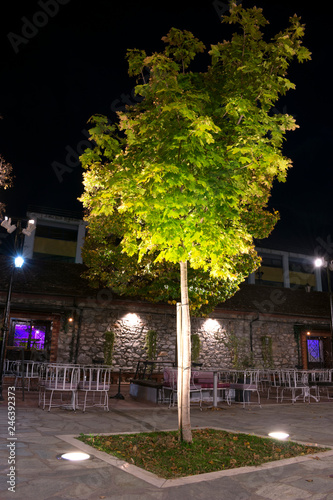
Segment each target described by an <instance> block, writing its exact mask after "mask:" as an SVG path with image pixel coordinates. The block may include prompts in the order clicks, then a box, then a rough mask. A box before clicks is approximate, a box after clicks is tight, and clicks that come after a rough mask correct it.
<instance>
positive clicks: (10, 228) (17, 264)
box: [0, 217, 36, 401]
mask: <svg viewBox="0 0 333 500" xmlns="http://www.w3.org/2000/svg"><path fill="white" fill-rule="evenodd" d="M1 226H2V227H4V228H5V229H6V230H7V232H8V233H10V234H11V233H13V232H14V231H15V230H16V234H15V240H14V256H15V257H14V260H13V262H12V268H11V271H10V278H9V285H8V290H7V298H6V305H5V311H4V319H3V325H2V343H1V353H0V401H3V400H4V398H3V395H2V386H3V372H4V362H5V349H6V343H7V335H8V321H9V312H10V301H11V296H12V288H13V281H14V276H15V270H16V268H21V267H22V266H23V264H24V259H23V257H22V247H23V235H25V236H30V235H31V233H32V232H33V231H34V229H35V228H36V224H35V221H33V220H30V221H28V225H27V227H26V228H25V229H22V226H21V221H20V220H18V221H17V223H16V226H15V225H14V224H12V221H11V219H10V218H8V217H5V219H4V220H3V221H2V222H1Z"/></svg>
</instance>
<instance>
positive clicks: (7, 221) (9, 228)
mask: <svg viewBox="0 0 333 500" xmlns="http://www.w3.org/2000/svg"><path fill="white" fill-rule="evenodd" d="M1 226H2V227H4V228H5V229H6V231H7V233H12V232H13V231H15V229H16V226H15V224H12V219H11V218H10V217H9V218H8V217H5V218H4V220H3V221H2V222H1Z"/></svg>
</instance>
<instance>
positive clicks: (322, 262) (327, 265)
mask: <svg viewBox="0 0 333 500" xmlns="http://www.w3.org/2000/svg"><path fill="white" fill-rule="evenodd" d="M314 264H315V266H316V267H323V268H324V269H326V273H327V288H328V293H329V298H330V329H331V361H332V362H333V300H332V287H331V274H330V271H333V260H326V259H325V258H323V257H318V258H317V259H316V260H315V262H314Z"/></svg>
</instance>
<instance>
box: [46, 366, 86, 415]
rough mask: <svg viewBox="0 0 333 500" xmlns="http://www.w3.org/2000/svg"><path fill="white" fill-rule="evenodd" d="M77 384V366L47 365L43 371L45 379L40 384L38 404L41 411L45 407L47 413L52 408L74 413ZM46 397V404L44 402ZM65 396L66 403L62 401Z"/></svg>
mask: <svg viewBox="0 0 333 500" xmlns="http://www.w3.org/2000/svg"><path fill="white" fill-rule="evenodd" d="M78 383H79V367H78V365H62V364H57V363H52V364H48V365H47V366H46V369H45V377H44V379H43V380H42V381H41V383H40V393H39V404H42V405H43V410H44V409H45V406H46V405H47V406H48V407H49V408H48V411H50V410H51V408H52V407H63V408H66V409H71V410H74V411H75V410H76V409H77V389H78ZM55 394H56V395H57V396H58V397H59V401H58V400H56V398H54V395H55ZM47 395H48V398H49V399H48V402H46V401H47ZM66 396H67V397H68V401H65V400H64V397H66Z"/></svg>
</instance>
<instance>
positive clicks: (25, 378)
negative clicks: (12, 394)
mask: <svg viewBox="0 0 333 500" xmlns="http://www.w3.org/2000/svg"><path fill="white" fill-rule="evenodd" d="M22 368H23V369H22ZM40 370H41V363H38V362H37V361H24V363H23V366H22V363H21V362H20V363H18V364H16V370H15V382H14V385H15V387H18V384H21V387H22V384H23V383H24V384H25V383H27V385H28V387H27V388H28V392H29V391H30V383H31V381H35V382H36V385H37V382H38V381H39V377H40Z"/></svg>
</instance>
